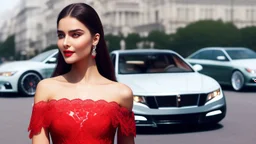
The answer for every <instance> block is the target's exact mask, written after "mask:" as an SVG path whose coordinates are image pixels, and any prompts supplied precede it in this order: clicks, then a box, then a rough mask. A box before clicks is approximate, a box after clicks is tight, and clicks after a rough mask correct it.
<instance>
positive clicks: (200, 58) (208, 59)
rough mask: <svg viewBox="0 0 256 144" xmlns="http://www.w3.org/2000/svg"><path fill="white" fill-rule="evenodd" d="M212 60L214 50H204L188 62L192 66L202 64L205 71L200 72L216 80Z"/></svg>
mask: <svg viewBox="0 0 256 144" xmlns="http://www.w3.org/2000/svg"><path fill="white" fill-rule="evenodd" d="M212 59H213V58H212V50H203V51H200V52H198V53H197V54H196V55H194V56H193V57H191V58H190V59H189V60H188V61H189V63H190V64H191V65H195V64H200V65H201V66H202V67H203V69H202V70H201V71H199V72H200V73H202V74H205V75H208V76H210V77H213V78H214V73H213V69H214V67H213V66H212Z"/></svg>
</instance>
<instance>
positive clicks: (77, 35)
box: [72, 33, 80, 38]
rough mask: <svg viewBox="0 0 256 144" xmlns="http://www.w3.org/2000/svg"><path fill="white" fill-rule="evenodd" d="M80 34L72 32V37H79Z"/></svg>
mask: <svg viewBox="0 0 256 144" xmlns="http://www.w3.org/2000/svg"><path fill="white" fill-rule="evenodd" d="M79 36H80V34H77V33H74V34H72V37H74V38H78V37H79Z"/></svg>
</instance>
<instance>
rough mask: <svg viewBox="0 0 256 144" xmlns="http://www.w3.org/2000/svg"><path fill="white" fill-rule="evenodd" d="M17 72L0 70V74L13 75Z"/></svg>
mask: <svg viewBox="0 0 256 144" xmlns="http://www.w3.org/2000/svg"><path fill="white" fill-rule="evenodd" d="M15 73H16V72H0V76H6V77H8V76H13V75H14V74H15Z"/></svg>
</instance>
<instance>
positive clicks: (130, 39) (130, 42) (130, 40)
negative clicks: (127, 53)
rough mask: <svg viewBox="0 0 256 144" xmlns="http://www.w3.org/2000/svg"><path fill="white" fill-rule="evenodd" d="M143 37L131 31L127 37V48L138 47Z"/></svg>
mask: <svg viewBox="0 0 256 144" xmlns="http://www.w3.org/2000/svg"><path fill="white" fill-rule="evenodd" d="M140 40H141V38H140V35H139V34H137V33H130V34H128V36H127V37H126V38H125V42H126V49H136V48H137V43H138V42H140Z"/></svg>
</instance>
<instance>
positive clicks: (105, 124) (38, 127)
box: [28, 3, 136, 144]
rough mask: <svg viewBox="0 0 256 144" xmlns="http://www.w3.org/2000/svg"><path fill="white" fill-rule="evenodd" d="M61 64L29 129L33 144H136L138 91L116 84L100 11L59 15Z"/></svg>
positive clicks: (37, 102) (74, 8)
mask: <svg viewBox="0 0 256 144" xmlns="http://www.w3.org/2000/svg"><path fill="white" fill-rule="evenodd" d="M57 28H58V30H57V34H58V42H57V44H58V47H59V55H58V63H57V66H56V69H55V71H54V73H53V77H51V78H48V79H44V80H42V81H40V83H39V84H38V85H37V90H36V94H35V97H34V105H33V110H32V114H31V119H30V124H29V128H28V130H29V131H30V135H29V137H30V138H32V142H33V144H49V143H50V138H51V139H52V141H53V144H113V143H114V137H115V134H116V130H117V142H118V144H134V137H135V136H136V126H135V120H134V113H133V112H132V108H133V93H132V90H131V89H130V88H129V87H128V86H126V85H124V84H121V83H118V82H116V79H115V75H114V69H113V66H112V63H111V61H110V57H109V53H108V50H107V47H106V43H105V40H104V32H103V27H102V24H101V21H100V18H99V16H98V15H97V13H96V11H95V10H94V9H93V8H92V7H90V6H89V5H87V4H84V3H74V4H71V5H68V6H67V7H65V8H64V9H63V10H62V11H61V12H60V14H59V16H58V19H57Z"/></svg>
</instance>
